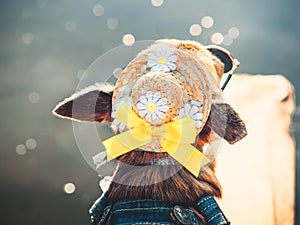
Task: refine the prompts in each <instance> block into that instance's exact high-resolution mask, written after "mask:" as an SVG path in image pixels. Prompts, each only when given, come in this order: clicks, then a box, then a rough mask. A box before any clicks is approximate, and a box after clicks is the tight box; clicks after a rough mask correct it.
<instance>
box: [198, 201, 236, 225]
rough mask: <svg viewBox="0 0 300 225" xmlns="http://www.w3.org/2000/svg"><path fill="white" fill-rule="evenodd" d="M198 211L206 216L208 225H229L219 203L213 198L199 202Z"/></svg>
mask: <svg viewBox="0 0 300 225" xmlns="http://www.w3.org/2000/svg"><path fill="white" fill-rule="evenodd" d="M196 210H197V211H198V212H199V213H200V214H201V215H202V216H204V218H205V220H206V222H207V224H208V225H223V224H224V225H229V224H230V222H229V221H228V220H227V218H226V217H225V215H224V214H223V212H222V211H221V209H220V207H219V205H218V203H217V202H216V200H215V199H214V198H213V197H212V196H205V197H202V198H200V199H199V200H198V202H197V204H196Z"/></svg>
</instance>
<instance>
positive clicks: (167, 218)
mask: <svg viewBox="0 0 300 225" xmlns="http://www.w3.org/2000/svg"><path fill="white" fill-rule="evenodd" d="M106 202H107V193H104V194H103V195H102V196H101V197H100V198H98V199H97V200H96V202H95V203H94V205H93V206H92V207H91V209H90V211H89V212H90V214H91V220H92V225H102V224H116V225H133V224H135V225H150V224H151V225H177V224H186V225H188V224H190V225H200V224H199V223H198V220H197V215H196V214H195V212H194V211H192V210H191V209H190V208H186V207H183V206H181V205H171V204H169V203H167V202H162V201H159V200H151V199H143V200H133V199H124V200H121V201H118V202H117V203H115V204H113V205H107V204H106ZM194 209H195V210H196V211H198V212H199V213H200V214H201V215H202V216H204V218H205V220H206V221H207V224H209V225H221V224H225V225H226V224H230V222H229V221H228V220H227V219H226V217H225V216H224V214H223V213H222V211H221V209H220V208H219V206H218V204H217V202H216V201H215V199H214V198H213V197H211V196H206V197H202V198H200V199H199V200H198V201H197V203H196V205H195V206H194Z"/></svg>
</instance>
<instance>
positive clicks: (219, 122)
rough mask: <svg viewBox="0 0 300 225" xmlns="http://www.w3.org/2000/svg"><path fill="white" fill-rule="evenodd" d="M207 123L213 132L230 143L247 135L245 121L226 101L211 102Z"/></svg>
mask: <svg viewBox="0 0 300 225" xmlns="http://www.w3.org/2000/svg"><path fill="white" fill-rule="evenodd" d="M207 123H208V125H209V126H210V127H211V129H212V130H213V131H214V132H216V133H217V134H218V135H219V136H220V137H222V138H224V139H225V140H226V141H227V142H228V143H230V144H234V143H235V142H237V141H239V140H241V139H243V138H244V137H245V136H246V135H247V129H246V126H245V123H244V122H243V121H242V119H241V118H240V116H239V115H238V114H237V112H236V111H234V109H233V108H232V107H231V106H230V105H228V104H227V103H217V104H212V106H211V112H210V115H209V119H208V121H207Z"/></svg>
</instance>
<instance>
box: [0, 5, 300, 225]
mask: <svg viewBox="0 0 300 225" xmlns="http://www.w3.org/2000/svg"><path fill="white" fill-rule="evenodd" d="M0 4H1V8H0V11H1V13H0V17H1V20H0V29H1V35H0V45H1V46H0V59H1V60H0V67H1V73H0V74H1V75H0V99H1V107H0V114H1V117H0V124H1V128H0V137H1V142H0V148H1V151H0V178H1V179H0V195H1V201H0V209H1V224H6V225H15V224H24V225H25V224H28V225H29V224H30V225H35V224H38V225H40V224H45V225H47V224H49V225H50V224H55V225H61V224H64V225H68V224H70V225H71V224H72V225H82V224H88V223H89V215H88V209H89V207H90V206H91V204H92V203H93V201H94V200H95V199H96V198H97V197H98V196H99V194H100V189H99V185H98V182H99V179H98V178H97V173H96V172H95V171H94V170H93V169H92V168H91V167H90V166H89V165H88V164H87V163H86V161H85V160H84V158H83V157H82V155H81V153H80V151H79V150H78V147H77V146H76V142H75V138H74V135H73V130H72V123H71V122H70V121H66V120H62V119H58V118H55V117H54V116H53V115H51V110H52V109H53V108H54V107H55V105H56V104H57V103H58V102H59V101H61V100H63V99H64V98H65V97H68V96H70V95H71V94H72V93H73V92H74V91H75V89H76V86H77V84H78V82H79V81H80V79H82V76H83V74H84V71H85V70H86V69H87V67H88V66H89V65H90V64H91V63H92V62H93V61H94V60H95V59H96V58H97V57H99V56H100V55H102V54H104V53H105V52H106V51H108V50H110V49H112V48H114V47H117V46H119V45H121V44H125V45H131V44H133V43H134V42H135V41H140V40H154V39H160V38H178V39H192V40H198V41H200V42H201V43H203V44H205V45H206V44H219V45H221V46H223V47H225V48H227V49H228V50H229V51H230V52H232V53H233V55H234V56H236V57H237V58H238V59H239V60H240V61H241V67H240V68H239V69H238V71H236V72H241V73H242V72H245V73H250V74H258V73H259V74H283V75H285V76H286V77H287V78H288V79H289V80H290V81H291V82H292V83H293V85H294V86H295V93H296V97H297V105H298V104H299V106H297V108H296V112H295V116H294V122H293V126H292V131H293V134H294V136H295V139H296V140H298V143H299V141H300V100H299V99H300V92H299V90H300V89H299V88H300V67H299V58H300V44H299V41H300V29H299V21H300V2H299V1H297V0H286V1H280V0H260V1H258V0H257V1H247V0H227V1H217V0H211V1H196V0H185V1H180V0H164V1H163V0H152V1H151V0H144V1H140V0H122V1H120V0H119V1H117V0H84V1H79V0H61V1H59V0H22V1H20V0H2V1H1V3H0ZM99 73H101V71H100V72H99ZM99 76H100V75H99ZM99 80H100V78H99ZM299 159H300V149H299V144H298V145H297V154H296V160H297V162H298V164H297V169H296V174H297V181H296V183H297V184H299V182H300V179H299V174H300V167H299ZM283 182H284V181H283ZM296 189H297V190H296V192H297V200H296V202H297V204H296V207H297V208H296V212H297V218H296V222H295V224H300V214H299V212H300V204H299V203H298V202H299V201H300V195H299V194H300V186H299V185H298V186H297V188H296Z"/></svg>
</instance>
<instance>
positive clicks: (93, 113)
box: [52, 83, 115, 123]
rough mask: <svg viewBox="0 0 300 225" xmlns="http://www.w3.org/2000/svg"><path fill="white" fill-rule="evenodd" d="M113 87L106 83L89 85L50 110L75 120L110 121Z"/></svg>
mask: <svg viewBox="0 0 300 225" xmlns="http://www.w3.org/2000/svg"><path fill="white" fill-rule="evenodd" d="M114 89H115V87H114V86H113V85H110V84H106V83H104V84H95V85H92V86H89V87H87V88H85V89H83V90H81V91H79V92H77V93H75V94H73V95H72V96H71V97H70V98H67V99H65V100H64V101H62V102H60V103H59V104H58V105H57V106H56V107H55V108H54V110H53V111H52V112H53V114H54V115H56V116H58V117H62V118H67V119H72V120H77V121H88V122H98V123H101V122H111V110H112V94H113V90H114Z"/></svg>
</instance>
